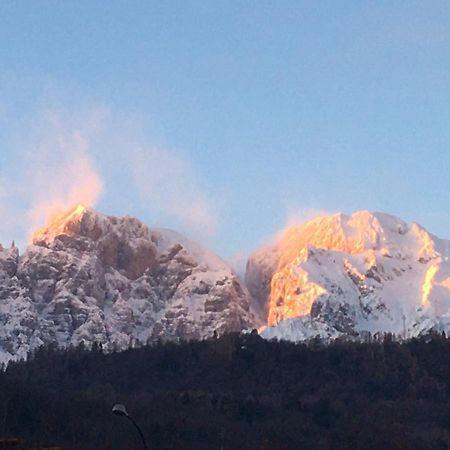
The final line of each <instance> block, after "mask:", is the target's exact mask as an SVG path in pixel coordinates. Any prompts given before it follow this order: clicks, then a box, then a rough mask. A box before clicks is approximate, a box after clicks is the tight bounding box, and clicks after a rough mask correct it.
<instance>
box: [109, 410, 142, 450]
mask: <svg viewBox="0 0 450 450" xmlns="http://www.w3.org/2000/svg"><path fill="white" fill-rule="evenodd" d="M112 412H113V413H114V414H116V415H117V416H122V417H126V418H127V419H128V420H129V421H130V422H131V423H132V424H133V425H134V427H135V428H136V430H137V432H138V433H139V436H140V437H141V439H142V443H143V444H144V449H145V450H148V447H147V443H146V442H145V437H144V433H142V430H141V429H140V428H139V425H138V424H137V423H136V422H135V421H134V419H133V418H132V417H131V416H130V415H129V414H128V411H127V409H126V408H125V405H121V404H117V405H114V406H113V409H112Z"/></svg>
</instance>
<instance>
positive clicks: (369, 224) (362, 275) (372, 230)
mask: <svg viewBox="0 0 450 450" xmlns="http://www.w3.org/2000/svg"><path fill="white" fill-rule="evenodd" d="M449 256H450V241H445V240H441V239H438V238H437V237H436V236H433V235H432V234H430V233H428V232H427V231H426V230H424V229H423V228H422V227H420V226H419V225H417V224H407V223H405V222H403V221H402V220H400V219H397V218H395V217H393V216H390V215H387V214H382V213H370V212H368V211H360V212H357V213H355V214H353V215H351V216H345V215H343V214H335V215H331V216H325V217H318V218H316V219H314V220H311V221H309V222H307V223H305V224H303V225H301V226H299V227H293V228H290V229H288V230H287V231H286V232H285V233H284V235H283V236H282V238H281V239H279V240H278V241H277V242H276V243H275V244H273V245H271V246H269V247H267V248H265V249H262V250H260V251H258V252H257V253H255V254H254V255H253V256H252V257H251V258H250V259H249V261H248V264H247V273H246V282H247V286H248V288H249V290H250V292H251V294H252V295H253V297H254V298H255V299H256V301H257V303H258V304H259V305H260V307H261V309H262V310H264V311H265V314H266V317H267V324H268V327H267V328H266V329H265V330H264V331H263V333H262V334H263V336H266V337H279V338H286V339H291V340H303V339H307V338H310V337H314V336H320V337H322V338H326V339H332V338H335V337H338V336H341V335H346V336H355V337H356V336H361V335H364V334H365V333H366V332H369V331H370V332H371V333H376V332H377V331H384V332H393V333H397V334H400V335H405V336H416V335H419V334H420V333H422V332H425V331H427V330H429V329H430V328H435V329H438V330H450V262H449Z"/></svg>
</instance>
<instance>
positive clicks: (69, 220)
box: [32, 204, 87, 243]
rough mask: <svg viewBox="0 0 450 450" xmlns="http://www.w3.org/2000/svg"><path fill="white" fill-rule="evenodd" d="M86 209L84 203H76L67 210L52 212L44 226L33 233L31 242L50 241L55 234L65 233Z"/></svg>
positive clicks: (77, 221) (78, 220) (79, 219)
mask: <svg viewBox="0 0 450 450" xmlns="http://www.w3.org/2000/svg"><path fill="white" fill-rule="evenodd" d="M86 210H87V209H86V207H85V206H84V205H82V204H78V205H77V206H75V207H74V208H72V209H70V210H69V211H66V212H63V213H61V212H59V213H55V214H53V215H52V216H51V217H50V218H49V220H48V223H47V225H46V226H45V227H42V228H39V229H38V230H36V231H35V232H34V233H33V235H32V242H33V243H35V242H41V241H50V240H53V239H54V238H55V237H56V236H59V235H61V234H66V233H67V232H69V231H70V227H73V225H74V224H75V223H79V222H80V221H81V218H82V217H83V214H84V213H85V212H86Z"/></svg>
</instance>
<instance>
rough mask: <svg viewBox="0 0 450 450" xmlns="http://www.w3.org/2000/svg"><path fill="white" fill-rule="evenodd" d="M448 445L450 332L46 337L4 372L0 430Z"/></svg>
mask: <svg viewBox="0 0 450 450" xmlns="http://www.w3.org/2000/svg"><path fill="white" fill-rule="evenodd" d="M114 403H124V404H126V406H127V408H128V410H129V412H130V413H131V414H132V415H133V417H134V418H135V419H136V421H137V422H138V423H139V424H140V425H141V427H142V429H143V431H144V433H145V435H146V437H147V440H148V442H149V447H150V448H151V449H205V450H213V449H217V450H219V449H271V450H273V449H343V450H344V449H345V450H347V449H408V450H411V449H420V450H422V449H447V448H450V341H448V340H447V339H446V338H445V337H443V336H428V337H427V338H426V339H422V340H412V341H410V342H408V343H405V344H400V343H396V342H393V341H392V340H391V339H389V337H388V338H386V339H385V340H384V341H383V342H377V343H370V344H357V343H342V342H341V343H335V344H333V345H330V346H323V345H321V344H320V343H318V342H312V343H309V344H308V345H304V344H292V343H286V342H269V341H264V340H262V339H261V338H260V337H259V336H257V335H247V336H237V335H228V336H224V337H222V338H220V339H211V340H207V341H202V342H191V343H179V344H174V343H167V344H159V345H156V346H153V347H142V348H135V349H130V350H128V351H125V352H121V353H110V354H104V353H103V352H102V350H101V348H99V347H97V348H94V350H93V351H87V350H85V349H83V348H74V349H70V350H65V351H62V350H57V349H40V350H38V351H37V352H36V353H35V355H34V356H33V357H32V358H30V360H29V361H28V362H25V363H15V364H11V365H10V366H9V367H8V368H7V370H6V371H5V372H4V373H2V374H0V434H2V435H10V436H20V437H23V438H26V439H28V441H29V442H30V444H32V445H34V446H39V445H47V446H50V445H63V446H65V447H66V448H69V449H73V450H76V449H79V450H84V449H86V450H87V449H89V450H92V449H105V450H106V449H111V450H113V449H114V450H116V449H117V450H119V449H123V450H130V449H131V450H132V449H139V448H141V447H140V443H139V439H138V435H137V433H136V432H135V430H134V429H133V428H132V426H131V424H130V423H129V422H128V421H126V420H125V419H124V418H121V417H117V416H114V415H113V414H112V413H111V407H112V406H113V404H114Z"/></svg>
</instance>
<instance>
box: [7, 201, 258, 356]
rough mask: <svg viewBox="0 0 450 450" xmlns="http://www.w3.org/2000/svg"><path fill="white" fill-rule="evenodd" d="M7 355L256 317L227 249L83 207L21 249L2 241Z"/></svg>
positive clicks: (230, 327) (229, 327) (114, 343)
mask: <svg viewBox="0 0 450 450" xmlns="http://www.w3.org/2000/svg"><path fill="white" fill-rule="evenodd" d="M0 279H1V282H0V324H1V329H0V349H1V358H2V360H3V361H7V360H9V359H11V358H15V357H22V356H25V355H26V354H27V353H28V352H29V351H30V350H32V349H33V348H36V347H38V346H39V345H42V344H43V343H46V344H48V343H55V344H58V345H61V346H67V345H77V344H79V343H80V342H85V343H86V344H88V345H89V344H92V343H93V342H98V343H101V344H102V345H103V346H104V347H105V348H119V349H122V348H127V347H129V346H130V345H132V344H133V343H135V342H140V343H146V342H151V341H154V340H157V339H201V338H204V337H207V336H211V335H212V334H213V332H214V331H217V332H218V333H219V334H220V333H223V332H226V331H240V330H242V329H243V328H246V327H248V326H250V325H251V324H252V322H253V318H252V314H251V312H250V308H249V295H248V293H247V290H246V289H245V287H244V286H243V285H242V283H241V281H240V280H239V278H238V277H237V275H236V274H235V273H234V272H233V270H232V269H231V268H230V267H229V266H228V265H227V264H226V263H225V262H223V261H222V260H221V259H220V258H218V257H217V256H216V255H214V254H212V253H211V252H209V251H207V250H205V249H202V248H201V247H200V246H198V245H196V244H194V243H193V242H190V241H188V240H187V239H185V238H184V237H182V236H181V235H179V234H177V233H175V232H172V231H169V230H162V229H149V228H148V227H146V226H145V225H144V224H143V223H141V222H140V221H139V220H137V219H134V218H130V217H125V218H117V217H111V216H105V215H102V214H99V213H96V212H94V211H91V210H86V209H85V208H83V207H82V206H78V207H77V208H74V209H73V210H72V211H69V212H68V213H66V214H64V215H62V216H59V217H57V218H55V219H54V221H53V222H52V223H51V224H50V225H48V226H47V227H45V228H43V229H41V230H38V231H37V232H36V233H35V234H34V237H33V244H32V245H30V246H29V247H28V248H27V250H26V252H25V253H24V254H23V255H22V256H20V257H19V254H18V251H17V249H16V248H15V247H11V248H10V249H3V248H1V249H0Z"/></svg>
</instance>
